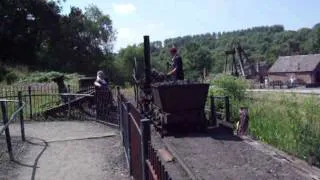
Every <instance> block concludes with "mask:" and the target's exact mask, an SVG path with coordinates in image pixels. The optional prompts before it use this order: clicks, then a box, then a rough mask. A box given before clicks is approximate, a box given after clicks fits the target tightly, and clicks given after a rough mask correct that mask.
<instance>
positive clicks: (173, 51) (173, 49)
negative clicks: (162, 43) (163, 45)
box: [169, 48, 177, 54]
mask: <svg viewBox="0 0 320 180" xmlns="http://www.w3.org/2000/svg"><path fill="white" fill-rule="evenodd" d="M169 51H170V53H172V54H175V53H177V48H170V49H169Z"/></svg>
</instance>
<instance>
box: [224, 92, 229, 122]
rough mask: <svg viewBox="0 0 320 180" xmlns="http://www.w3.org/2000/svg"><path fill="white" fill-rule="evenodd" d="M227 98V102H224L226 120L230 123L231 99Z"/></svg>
mask: <svg viewBox="0 0 320 180" xmlns="http://www.w3.org/2000/svg"><path fill="white" fill-rule="evenodd" d="M224 98H225V100H224V102H225V107H224V108H225V117H226V118H225V120H226V121H227V122H230V103H229V97H228V96H225V97H224Z"/></svg>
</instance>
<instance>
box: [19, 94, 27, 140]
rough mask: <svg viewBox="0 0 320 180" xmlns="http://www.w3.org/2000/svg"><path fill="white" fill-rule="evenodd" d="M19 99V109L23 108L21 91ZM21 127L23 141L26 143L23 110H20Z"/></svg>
mask: <svg viewBox="0 0 320 180" xmlns="http://www.w3.org/2000/svg"><path fill="white" fill-rule="evenodd" d="M18 99H19V108H21V107H22V93H21V91H19V92H18ZM19 114H20V126H21V138H22V141H26V136H25V132H24V119H23V109H21V110H20V113H19Z"/></svg>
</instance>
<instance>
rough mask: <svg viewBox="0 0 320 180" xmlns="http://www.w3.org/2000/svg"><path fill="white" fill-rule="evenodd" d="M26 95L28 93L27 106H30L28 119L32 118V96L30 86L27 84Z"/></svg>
mask: <svg viewBox="0 0 320 180" xmlns="http://www.w3.org/2000/svg"><path fill="white" fill-rule="evenodd" d="M28 95H29V108H30V115H29V116H30V120H31V119H32V98H31V86H28Z"/></svg>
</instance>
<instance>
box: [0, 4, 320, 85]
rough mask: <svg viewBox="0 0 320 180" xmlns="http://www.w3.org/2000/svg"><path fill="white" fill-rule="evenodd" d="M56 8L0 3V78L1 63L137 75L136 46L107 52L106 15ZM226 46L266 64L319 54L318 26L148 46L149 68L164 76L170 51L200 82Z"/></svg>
mask: <svg viewBox="0 0 320 180" xmlns="http://www.w3.org/2000/svg"><path fill="white" fill-rule="evenodd" d="M62 4H63V1H59V0H56V1H45V0H28V1H26V0H15V1H12V0H2V1H0V65H1V67H0V76H1V74H3V72H2V71H5V70H4V69H3V66H2V64H6V65H16V64H19V65H26V66H28V67H29V68H31V69H32V70H42V71H60V72H67V73H68V72H70V73H71V72H72V73H73V72H78V73H80V74H85V75H94V73H95V72H96V71H97V69H103V70H104V71H105V72H106V74H107V76H108V77H109V79H110V81H113V82H114V83H116V84H124V83H125V82H130V81H131V79H132V78H131V76H132V70H133V64H134V60H135V59H136V61H137V66H138V73H137V75H138V76H142V75H143V71H144V64H143V44H142V43H141V44H135V45H130V46H128V47H126V48H122V49H120V50H119V52H118V53H113V45H114V42H115V40H116V30H115V28H114V27H113V23H112V20H111V18H110V16H109V15H108V14H104V13H102V11H101V10H99V8H98V7H97V6H94V5H90V6H88V7H87V8H85V9H84V10H81V9H80V8H77V7H71V9H70V13H69V14H62V13H61V11H62ZM141 38H142V37H141ZM150 38H151V40H152V37H150ZM232 42H240V44H241V46H242V47H243V48H244V50H245V51H246V53H247V54H248V55H249V59H250V61H251V62H257V61H265V62H267V63H268V64H269V65H272V63H273V62H274V61H275V60H276V59H277V58H278V56H285V55H292V54H296V53H297V52H299V53H300V54H311V53H319V52H320V23H319V24H316V25H315V26H314V27H311V28H301V29H299V30H296V31H292V30H285V29H284V27H283V26H282V25H273V26H262V27H253V28H248V29H244V30H237V31H231V32H216V33H206V34H199V35H194V36H183V37H175V38H170V39H166V40H164V41H163V42H161V41H153V42H151V43H150V48H151V49H150V50H151V57H152V58H151V59H152V67H154V68H156V69H157V70H159V71H162V72H167V71H168V62H169V61H170V56H169V53H168V48H170V47H176V48H178V51H179V53H180V54H181V56H182V58H183V62H184V69H185V76H186V78H189V79H195V78H198V77H200V76H201V73H202V72H203V69H206V70H207V72H208V73H213V74H216V73H220V72H222V71H223V66H224V61H225V54H224V51H225V50H228V49H230V48H231V45H232Z"/></svg>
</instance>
